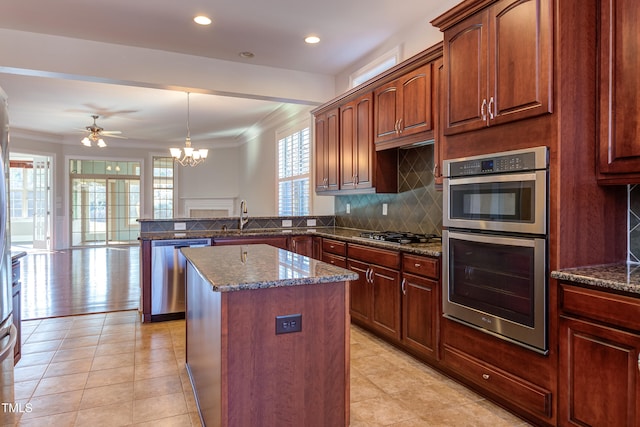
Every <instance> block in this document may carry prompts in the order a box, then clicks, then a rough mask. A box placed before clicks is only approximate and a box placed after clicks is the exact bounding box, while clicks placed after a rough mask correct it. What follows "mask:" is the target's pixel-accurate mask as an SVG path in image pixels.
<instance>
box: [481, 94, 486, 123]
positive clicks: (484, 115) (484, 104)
mask: <svg viewBox="0 0 640 427" xmlns="http://www.w3.org/2000/svg"><path fill="white" fill-rule="evenodd" d="M480 114H481V115H482V120H485V121H486V120H487V98H485V99H483V100H482V105H481V106H480Z"/></svg>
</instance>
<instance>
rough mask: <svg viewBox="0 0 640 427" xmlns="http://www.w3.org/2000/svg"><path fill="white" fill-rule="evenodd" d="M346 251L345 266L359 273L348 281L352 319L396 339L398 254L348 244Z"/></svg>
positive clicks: (398, 287)
mask: <svg viewBox="0 0 640 427" xmlns="http://www.w3.org/2000/svg"><path fill="white" fill-rule="evenodd" d="M347 252H348V261H347V268H348V269H350V270H352V271H355V272H356V273H358V275H359V276H360V277H359V278H358V280H356V281H352V282H351V284H350V292H351V295H350V304H351V305H350V312H351V318H352V320H355V321H356V323H359V324H361V325H362V326H364V327H367V328H369V329H372V330H374V331H376V332H378V333H379V334H381V335H383V336H385V337H388V338H391V339H393V340H394V341H399V340H400V272H399V270H398V268H399V267H400V254H399V253H398V252H394V251H388V250H384V249H376V248H371V247H366V246H361V245H351V244H350V245H348V249H347ZM381 264H384V265H381ZM393 267H395V269H394V268H393Z"/></svg>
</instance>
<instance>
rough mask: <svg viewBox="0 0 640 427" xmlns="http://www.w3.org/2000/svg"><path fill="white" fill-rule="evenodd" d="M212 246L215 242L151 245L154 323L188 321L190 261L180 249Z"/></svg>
mask: <svg viewBox="0 0 640 427" xmlns="http://www.w3.org/2000/svg"><path fill="white" fill-rule="evenodd" d="M204 246H211V239H176V240H154V241H153V242H151V321H152V322H156V321H161V320H174V319H184V310H185V297H184V295H185V271H186V263H187V262H186V260H185V258H184V256H183V255H182V253H180V248H186V247H204Z"/></svg>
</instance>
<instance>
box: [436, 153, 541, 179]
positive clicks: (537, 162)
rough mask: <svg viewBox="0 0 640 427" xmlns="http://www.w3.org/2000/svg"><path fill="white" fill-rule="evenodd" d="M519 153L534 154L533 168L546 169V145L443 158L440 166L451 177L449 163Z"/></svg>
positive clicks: (446, 175) (445, 174)
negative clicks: (456, 157)
mask: <svg viewBox="0 0 640 427" xmlns="http://www.w3.org/2000/svg"><path fill="white" fill-rule="evenodd" d="M521 153H533V154H534V156H535V161H534V163H535V165H534V169H546V168H547V167H548V166H549V159H548V153H549V150H548V148H547V147H546V146H540V147H535V148H524V149H521V150H512V151H502V152H500V153H491V154H489V155H487V154H481V155H478V156H469V157H461V158H458V159H449V160H444V161H443V162H442V168H443V170H444V176H445V177H447V178H451V169H450V167H449V165H451V163H455V162H466V161H469V160H483V159H490V158H496V157H502V156H508V155H515V154H521Z"/></svg>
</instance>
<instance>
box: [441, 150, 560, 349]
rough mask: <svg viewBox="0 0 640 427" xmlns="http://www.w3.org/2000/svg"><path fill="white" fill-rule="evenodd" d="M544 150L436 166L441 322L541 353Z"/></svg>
mask: <svg viewBox="0 0 640 427" xmlns="http://www.w3.org/2000/svg"><path fill="white" fill-rule="evenodd" d="M548 165H549V161H548V150H547V147H537V148H532V149H526V150H516V151H509V152H503V153H494V154H489V155H483V156H474V157H467V158H462V159H455V160H447V161H445V162H444V170H445V177H446V178H445V180H444V189H443V190H444V191H443V193H444V194H443V213H444V217H443V226H444V227H446V229H445V230H443V233H442V245H443V275H442V276H443V287H444V289H443V290H444V292H443V312H444V316H445V317H447V318H449V319H451V320H454V321H458V322H461V323H464V324H467V325H469V326H471V327H474V328H477V329H480V330H482V331H484V332H487V333H490V334H492V335H495V336H497V337H500V338H502V339H505V340H508V341H511V342H513V343H516V344H518V345H521V346H524V347H526V348H529V349H531V350H534V351H537V352H540V353H546V352H547V350H548V348H547V304H548V303H547V270H548V262H547V259H548V225H547V222H548V204H549V202H548V200H549V197H548V191H549V166H548Z"/></svg>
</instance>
